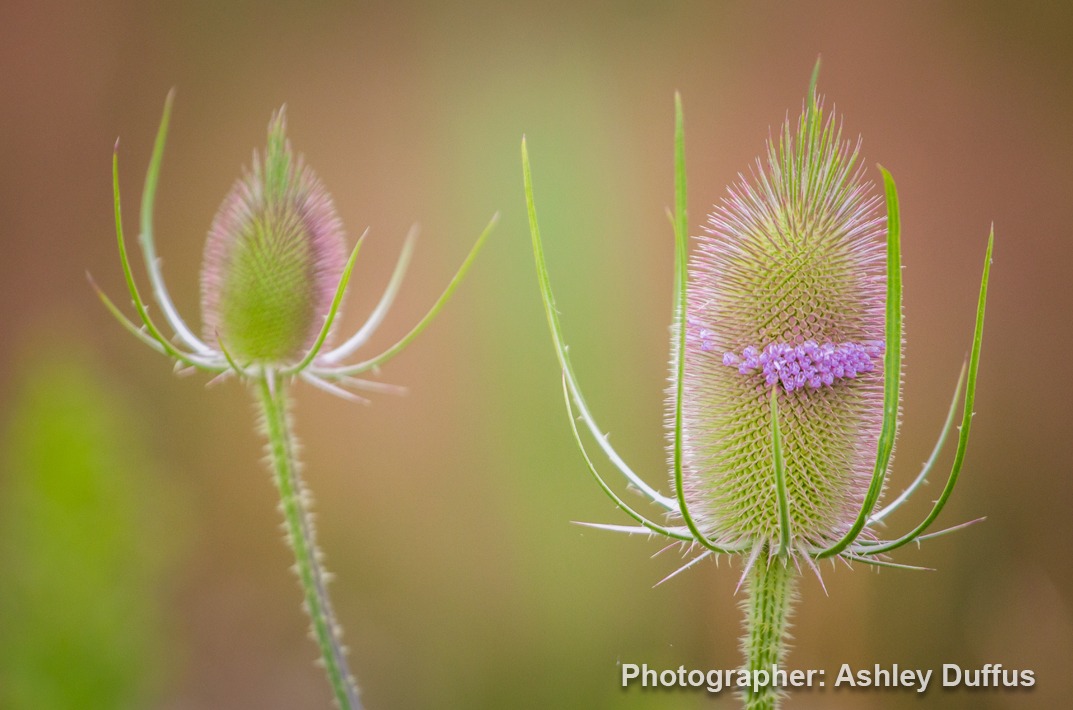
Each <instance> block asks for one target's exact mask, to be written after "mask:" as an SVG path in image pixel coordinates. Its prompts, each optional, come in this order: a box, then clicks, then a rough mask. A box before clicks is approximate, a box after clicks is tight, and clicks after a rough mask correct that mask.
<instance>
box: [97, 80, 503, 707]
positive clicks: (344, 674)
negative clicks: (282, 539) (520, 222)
mask: <svg viewBox="0 0 1073 710" xmlns="http://www.w3.org/2000/svg"><path fill="white" fill-rule="evenodd" d="M171 104H172V95H170V94H169V96H168V99H167V102H166V103H165V106H164V117H163V119H162V120H161V123H160V128H159V130H158V131H157V138H156V144H155V146H154V149H153V156H152V159H151V160H150V163H149V172H148V174H147V175H146V178H145V188H144V190H143V192H142V209H141V234H140V235H139V241H140V243H141V247H142V253H143V255H144V256H145V267H146V270H147V272H148V274H149V281H150V283H151V285H152V290H153V297H154V300H155V301H156V304H157V305H158V306H159V307H160V310H161V312H162V313H163V316H164V320H165V321H166V322H167V325H168V326H169V327H170V328H171V330H172V331H173V332H174V335H173V336H172V337H169V336H166V335H165V334H164V332H163V331H162V330H161V329H160V327H158V325H157V322H156V321H155V320H154V319H153V318H152V317H151V316H150V315H149V307H148V305H147V304H146V302H145V301H144V300H143V299H142V296H141V292H140V290H139V289H138V286H137V284H136V282H135V279H134V274H133V270H132V269H131V265H130V260H129V257H128V256H127V248H126V241H125V239H124V237H123V219H122V211H121V209H120V200H119V171H118V158H117V154H118V143H117V144H116V151H115V152H113V154H112V188H113V193H114V202H115V220H116V240H117V242H118V245H119V256H120V262H121V264H122V267H123V275H124V277H125V279H126V282H127V289H128V291H129V292H130V297H131V300H132V301H133V303H134V308H135V310H136V311H137V314H138V318H139V320H140V321H141V325H135V323H134V322H133V321H131V320H130V319H129V318H127V317H126V316H125V315H124V314H123V313H122V311H120V309H119V308H118V307H116V305H115V304H114V303H113V302H112V301H111V300H110V299H109V298H108V297H107V296H105V295H104V293H103V292H101V291H100V289H97V293H98V295H99V297H100V299H101V301H102V302H103V303H104V305H105V306H106V307H107V308H108V310H109V311H110V312H111V313H112V315H114V316H115V317H116V319H117V320H118V321H119V322H120V323H121V324H122V325H123V326H124V327H125V328H126V329H127V330H128V331H130V332H131V333H132V334H133V335H134V336H135V337H137V338H138V339H139V340H141V341H142V342H143V343H145V344H146V345H148V346H149V347H151V348H152V349H154V350H156V351H157V352H160V353H162V354H164V355H167V356H168V357H169V358H171V359H172V360H174V361H175V365H176V367H177V369H179V370H181V371H186V370H205V371H208V372H212V373H215V374H216V378H214V380H213V381H215V380H217V379H221V378H225V377H238V378H240V379H242V380H244V381H246V382H247V383H248V384H249V385H250V386H251V389H252V390H253V391H254V392H255V393H256V398H257V400H258V403H259V405H260V413H261V431H262V433H263V434H264V435H265V438H266V443H267V453H268V460H269V463H270V464H271V468H272V476H273V480H274V482H275V485H276V488H277V490H278V491H279V494H280V510H281V512H282V513H283V516H284V529H285V530H286V533H287V535H286V540H287V543H288V544H289V545H290V547H291V549H292V551H293V552H294V556H295V565H294V571H295V573H296V574H297V576H298V579H299V584H300V586H301V588H302V592H303V607H304V609H305V611H306V613H307V615H308V616H309V620H310V630H311V634H310V635H311V637H312V638H313V639H314V641H315V642H316V643H317V645H318V646H319V648H320V657H321V662H322V664H323V666H324V670H325V672H326V674H327V677H328V681H329V684H330V685H331V688H332V692H333V695H334V698H335V702H336V705H337V707H339V708H341V710H361V707H362V705H361V700H360V697H359V692H358V685H357V682H356V681H355V680H354V677H353V675H352V674H351V672H350V670H349V665H348V660H347V653H346V649H345V647H344V646H343V641H342V630H341V626H340V624H339V623H338V621H337V620H336V617H335V613H334V611H333V610H332V605H331V600H330V599H329V596H328V578H329V575H328V573H327V571H326V570H325V568H324V562H323V557H322V555H321V553H320V551H319V549H318V547H317V543H316V529H315V526H314V524H313V518H312V514H311V510H310V501H311V499H310V496H309V494H308V492H307V490H306V488H305V486H304V483H303V479H302V476H301V475H300V461H299V460H298V458H297V451H298V449H299V446H298V443H297V439H296V437H295V435H294V431H293V426H292V422H291V416H290V399H289V397H288V387H287V386H288V385H289V384H290V382H291V381H292V380H293V379H295V378H301V379H303V380H305V381H306V382H308V383H310V384H312V385H314V386H316V387H318V388H320V389H322V390H326V391H327V392H330V393H332V394H335V395H339V396H341V397H344V398H347V399H352V400H359V401H367V400H364V399H362V398H361V397H359V396H358V395H357V394H356V393H355V392H356V391H372V392H398V391H399V390H400V389H401V388H399V387H394V386H391V385H385V384H383V383H380V382H375V381H369V380H363V379H358V378H357V377H356V375H359V374H362V373H364V372H367V371H370V370H375V369H377V368H378V367H379V365H381V364H382V363H384V362H387V361H388V360H390V359H391V358H392V357H394V356H395V355H397V354H398V353H399V352H401V351H402V350H403V349H404V348H405V347H406V346H407V345H408V344H409V343H410V342H411V341H412V340H413V339H414V338H415V337H417V335H418V334H419V333H420V332H421V331H422V330H424V328H425V327H426V326H427V325H428V324H429V323H430V322H431V321H432V319H433V318H435V316H436V314H437V313H438V312H439V311H440V309H441V308H442V307H443V305H444V304H445V303H446V301H447V299H448V298H450V296H451V294H452V293H453V292H454V290H455V288H456V287H457V286H458V284H459V283H460V282H461V280H462V277H463V276H464V275H465V273H466V271H467V270H468V269H469V267H470V265H471V264H472V263H473V261H474V259H475V258H476V255H477V252H478V251H479V250H480V248H481V246H482V245H483V244H484V241H485V239H486V238H487V236H488V234H489V232H490V231H491V229H492V227H493V225H494V224H495V222H496V218H495V217H493V218H492V221H491V222H490V223H489V225H488V227H486V228H485V230H484V232H483V233H482V234H481V236H480V237H479V238H478V239H477V243H476V244H475V245H474V247H473V249H472V250H471V251H470V253H469V256H468V257H467V258H466V260H465V262H463V264H462V266H461V268H460V269H459V270H458V272H457V273H456V274H455V276H454V278H453V279H452V280H451V282H450V283H449V284H448V286H447V288H446V290H445V291H444V292H443V295H441V296H440V298H439V300H437V301H436V302H435V304H433V306H432V308H431V310H429V312H428V314H427V315H426V316H425V317H424V318H423V319H422V320H421V321H419V322H418V323H417V325H415V326H414V327H413V328H411V330H410V331H409V332H408V333H407V334H406V335H405V336H403V337H402V339H401V340H399V341H398V342H396V343H395V344H394V345H393V346H391V347H389V348H388V349H387V350H385V351H383V352H382V353H380V354H379V355H377V356H375V357H372V358H368V359H365V360H362V361H359V362H357V363H352V364H341V362H342V361H343V360H344V359H346V358H348V357H349V356H351V355H352V354H353V353H354V352H355V351H357V350H358V349H359V348H360V347H361V346H363V345H364V344H365V343H366V342H367V341H368V340H369V338H370V337H371V336H372V334H373V332H374V331H375V330H376V329H377V328H378V327H379V325H380V323H381V322H382V321H383V320H384V317H385V316H386V315H387V312H388V310H389V309H390V307H391V304H392V302H393V300H394V298H395V294H396V292H397V291H398V289H399V286H400V284H401V282H402V278H403V275H404V274H405V272H406V267H407V265H408V264H409V261H410V255H411V253H412V250H413V244H414V239H415V237H416V230H411V232H410V235H409V236H408V237H407V239H406V242H405V244H404V246H403V249H402V254H401V256H400V257H399V262H398V266H397V267H396V268H395V271H394V273H393V274H392V275H391V278H390V280H389V281H388V284H387V287H386V289H385V291H384V294H383V296H381V298H380V301H379V303H378V304H377V305H376V307H375V308H374V309H373V311H372V313H371V314H370V315H369V317H368V319H367V320H366V322H365V324H364V325H362V326H361V327H360V328H359V329H358V330H357V332H355V333H354V334H353V335H352V336H350V337H349V338H348V339H347V340H346V341H344V342H343V343H342V344H340V345H338V346H337V347H335V348H334V349H331V350H325V349H324V347H325V345H326V344H327V343H328V342H329V340H330V336H331V335H332V330H333V325H334V322H335V319H336V317H337V316H338V314H339V308H340V304H341V302H342V299H343V295H344V294H345V293H346V287H347V283H348V281H349V280H350V274H351V270H352V269H353V268H354V262H355V260H356V259H357V256H358V250H359V248H360V247H361V243H362V239H359V240H358V242H357V244H356V245H355V246H354V248H353V250H352V251H351V252H350V257H349V259H348V258H347V257H346V244H345V240H344V236H343V227H342V223H341V222H340V220H339V217H338V215H337V214H336V212H335V207H334V206H333V204H332V200H331V197H329V195H328V193H327V191H326V190H325V188H324V187H323V186H322V185H321V183H320V181H319V180H318V179H317V177H316V175H314V174H313V172H312V170H310V169H309V168H308V167H306V165H305V163H304V161H303V159H302V158H301V157H300V156H295V154H294V152H293V151H292V149H291V146H290V144H289V143H288V142H287V136H286V120H285V116H284V111H283V109H280V110H279V111H278V112H277V113H275V114H274V115H273V116H272V120H271V121H270V122H269V125H268V145H267V147H266V148H265V150H264V152H263V153H261V154H256V153H255V154H254V156H253V167H252V168H251V169H250V170H249V171H248V172H247V173H246V174H245V175H244V176H243V177H242V178H241V179H239V181H238V182H236V183H235V185H234V187H233V188H232V189H231V192H230V193H228V195H227V197H226V198H225V199H224V202H223V205H222V206H221V207H220V209H219V212H217V214H216V218H215V219H214V220H213V223H212V226H211V228H210V229H209V236H208V240H207V242H206V244H205V252H204V262H203V266H202V271H201V305H202V316H203V321H204V332H203V337H198V336H197V335H195V334H194V332H193V331H192V330H191V329H190V328H189V327H188V326H187V325H186V321H185V320H183V318H182V316H180V315H179V312H178V310H177V309H176V308H175V306H174V304H173V303H172V300H171V296H170V295H169V293H168V290H167V287H166V286H165V285H164V278H163V275H162V273H161V264H160V259H159V258H158V257H157V255H156V244H155V241H154V238H153V202H154V199H155V197H156V188H157V182H158V180H159V174H160V164H161V161H162V159H163V154H164V141H165V138H166V136H167V129H168V123H169V119H170V116H171ZM363 238H364V237H363ZM91 281H92V280H91Z"/></svg>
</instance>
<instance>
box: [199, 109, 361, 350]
mask: <svg viewBox="0 0 1073 710" xmlns="http://www.w3.org/2000/svg"><path fill="white" fill-rule="evenodd" d="M286 128H287V122H286V115H285V112H284V109H282V108H281V109H280V110H279V111H278V112H276V113H275V114H274V115H273V116H272V120H271V121H270V122H269V124H268V144H267V147H266V149H265V151H264V153H263V154H261V155H258V154H257V153H256V152H255V153H254V156H253V167H252V169H251V170H249V171H247V172H246V173H245V174H244V175H243V176H242V177H241V178H240V179H239V180H238V181H236V182H235V185H234V186H233V187H232V188H231V191H230V193H228V195H227V197H226V198H224V201H223V204H222V205H221V206H220V209H219V211H218V212H217V213H216V218H215V219H214V220H213V222H212V226H211V228H210V229H209V235H208V240H207V241H206V243H205V256H204V261H203V265H202V271H201V309H202V318H203V320H204V329H205V339H206V340H207V341H208V342H219V343H220V345H221V346H222V347H223V348H226V349H227V350H228V351H229V352H230V353H231V354H232V355H233V356H234V357H235V359H236V360H238V361H241V362H243V363H250V362H259V363H266V364H283V363H289V362H293V361H294V360H296V359H297V358H300V357H301V355H302V354H303V353H304V352H305V351H307V350H308V349H309V348H310V346H311V345H312V344H313V342H314V340H315V339H316V338H317V335H318V333H319V332H320V330H321V327H322V326H323V319H324V315H325V314H326V313H327V312H328V310H329V307H330V305H331V302H332V297H333V296H334V294H335V291H336V288H337V287H338V285H339V282H340V279H341V278H342V275H343V269H344V266H345V264H346V257H347V254H346V244H345V241H344V236H343V226H342V222H341V221H340V220H339V217H338V215H337V214H336V211H335V206H334V205H333V204H332V199H331V197H330V196H329V195H328V192H327V191H326V190H325V188H324V186H323V185H322V184H321V182H320V180H319V179H318V178H317V176H316V175H315V174H314V173H313V171H312V170H311V169H310V168H308V167H307V166H306V165H305V164H304V161H303V160H302V158H301V156H297V157H296V156H295V155H294V153H293V151H292V150H291V146H290V142H289V141H288V140H287V137H286Z"/></svg>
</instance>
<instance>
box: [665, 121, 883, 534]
mask: <svg viewBox="0 0 1073 710" xmlns="http://www.w3.org/2000/svg"><path fill="white" fill-rule="evenodd" d="M823 114H824V111H823V107H822V105H820V104H819V102H818V101H817V102H816V103H815V105H806V106H805V110H804V111H803V112H802V114H801V117H800V118H799V119H798V120H797V121H796V122H794V124H795V125H792V124H791V121H790V120H789V119H788V120H787V121H786V122H785V123H784V124H783V126H782V129H781V131H780V132H779V134H778V137H777V139H773V140H770V141H769V143H768V147H767V152H766V156H765V158H764V159H763V160H758V161H757V163H756V165H755V166H754V168H753V171H752V175H751V177H750V178H748V179H747V178H742V179H741V180H740V181H739V182H738V184H736V185H735V186H733V187H732V188H730V190H729V191H728V194H727V196H726V197H725V198H724V199H723V202H722V203H721V204H720V205H719V206H718V207H717V208H716V209H715V211H714V212H713V213H712V214H711V216H710V217H709V225H708V231H707V232H706V233H705V234H703V235H702V236H700V237H699V238H698V239H697V247H698V248H697V249H696V250H695V251H694V253H693V255H692V257H691V260H690V265H689V286H688V294H689V296H688V303H687V308H686V313H687V315H686V343H685V351H684V360H685V363H684V370H683V377H682V384H681V387H682V396H683V408H682V437H683V442H684V445H683V452H682V453H683V462H682V466H683V469H684V472H683V477H684V484H685V499H686V502H687V504H688V506H689V509H690V511H691V512H692V514H693V517H694V519H695V520H696V523H697V526H698V528H699V529H700V530H701V531H702V532H703V533H704V535H705V537H707V538H708V539H710V540H713V541H715V544H716V545H717V546H720V547H736V546H739V545H742V544H745V545H748V546H750V547H752V546H754V545H756V544H757V543H765V542H766V543H767V544H768V546H769V549H771V550H774V549H777V547H778V542H779V535H780V519H779V506H778V504H777V500H776V494H777V487H776V485H775V479H774V469H773V466H772V451H771V406H772V399H773V396H774V400H775V402H776V404H777V408H778V412H779V418H780V422H781V435H782V453H783V456H784V465H785V473H786V480H785V492H786V494H787V496H788V506H789V522H790V529H791V531H792V532H791V535H792V540H791V543H792V547H793V549H797V548H798V547H799V546H810V547H814V548H816V547H825V546H827V545H830V544H832V543H833V542H835V541H837V540H838V539H839V538H840V537H841V536H842V535H844V534H845V533H846V531H848V530H849V529H850V528H851V527H852V525H853V522H854V520H855V519H856V517H857V513H858V511H859V510H860V508H861V505H862V504H863V502H864V498H865V495H866V493H867V490H868V485H869V482H870V480H871V478H872V472H873V468H874V465H875V451H876V446H877V444H878V441H879V434H880V431H881V428H882V424H883V367H882V356H883V352H884V315H885V302H884V301H885V296H886V267H885V264H884V260H883V257H884V252H885V247H886V243H885V242H886V239H885V237H886V233H885V229H884V218H883V216H882V213H881V210H880V207H881V204H882V198H881V196H880V195H879V194H877V192H876V190H875V189H874V188H873V187H872V185H871V183H869V182H868V181H867V180H866V179H865V177H864V172H865V171H864V168H863V167H862V166H861V164H860V160H859V157H858V149H859V146H860V141H857V142H856V143H855V144H851V143H850V142H849V141H847V140H845V139H844V138H843V136H842V131H841V128H840V123H839V121H838V119H837V118H836V117H835V116H834V115H831V116H828V117H826V118H824V116H823ZM895 335H896V346H897V347H899V348H900V347H901V339H902V338H901V332H900V331H899V332H897V333H896V334H895ZM673 395H674V393H673V392H672V396H671V399H670V405H671V406H670V407H669V409H670V415H671V416H670V417H669V421H670V422H671V430H672V432H673V421H674V416H673V414H674V406H673V405H674V396H673Z"/></svg>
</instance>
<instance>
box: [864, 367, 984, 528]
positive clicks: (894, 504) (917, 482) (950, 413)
mask: <svg viewBox="0 0 1073 710" xmlns="http://www.w3.org/2000/svg"><path fill="white" fill-rule="evenodd" d="M967 369H968V362H967V361H966V362H965V364H963V365H962V366H961V374H959V375H958V383H957V387H955V388H954V398H953V399H952V400H950V409H948V410H947V412H946V420H945V421H944V422H943V429H942V432H940V434H939V440H938V441H936V442H935V446H934V448H932V450H931V455H930V456H928V460H927V461H925V462H924V466H923V467H922V468H921V469H920V473H919V474H917V477H916V478H915V479H914V480H913V482H912V483H911V484H909V487H908V488H906V489H905V490H904V491H902V493H901V495H899V496H898V497H897V498H895V499H894V500H893V501H891V502H890V503H889V504H887V505H886V506H884V508H883V509H882V510H881V511H879V512H878V513H876V514H875V515H873V516H872V517H871V518H869V519H868V524H869V525H872V524H874V523H878V522H879V521H881V520H883V518H885V517H887V516H888V515H890V514H891V513H893V512H894V511H895V510H897V509H898V508H900V507H901V505H902V504H903V503H905V502H906V501H907V500H909V497H910V496H912V495H913V493H915V492H916V490H917V489H918V488H920V486H922V485H924V483H925V482H926V481H927V480H928V476H929V475H931V469H932V468H933V467H934V466H935V462H936V461H937V460H938V458H939V454H940V453H942V451H943V446H945V445H946V437H947V436H948V435H949V434H950V430H951V429H953V428H954V417H955V415H956V414H957V405H958V402H959V401H960V400H961V389H962V388H963V387H964V386H965V371H966V370H967ZM865 544H868V543H865Z"/></svg>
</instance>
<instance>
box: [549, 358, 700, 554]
mask: <svg viewBox="0 0 1073 710" xmlns="http://www.w3.org/2000/svg"><path fill="white" fill-rule="evenodd" d="M563 397H564V398H565V400H566V413H567V415H568V419H569V420H570V431H571V432H573V434H574V442H575V443H576V444H577V447H578V450H580V451H581V456H582V458H584V459H585V463H586V465H588V467H589V473H591V474H592V477H593V478H594V479H595V480H596V484H597V485H598V486H600V489H601V490H602V491H603V492H604V493H606V494H607V497H608V498H610V499H611V500H612V501H613V502H614V503H615V505H617V506H618V507H619V508H620V509H621V510H622V512H624V513H626V515H628V516H630V517H631V518H633V519H634V520H636V521H637V522H638V523H640V524H641V525H642V526H644V527H645V528H647V529H648V530H650V531H652V532H655V533H659V534H660V535H665V536H666V537H669V538H673V539H675V540H680V541H682V542H693V536H692V535H685V534H683V533H677V532H674V531H673V530H670V529H668V528H666V527H664V526H662V525H660V524H659V523H654V522H652V521H651V520H649V519H648V518H646V517H645V516H643V515H641V514H640V513H638V512H637V511H636V510H634V509H633V508H632V507H630V506H629V505H628V504H627V503H626V501H624V500H622V498H621V497H619V495H618V494H617V493H615V491H614V490H612V489H611V486H609V485H607V482H606V481H605V480H604V479H603V476H601V475H600V472H599V471H597V470H596V465H595V464H594V463H593V462H592V458H590V457H589V452H588V451H586V450H585V444H584V443H583V442H582V441H581V433H580V432H579V431H578V429H577V421H576V420H575V418H574V408H573V407H572V406H571V404H570V398H571V397H570V388H569V387H568V386H567V384H566V377H565V376H564V377H563Z"/></svg>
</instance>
